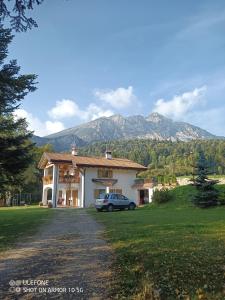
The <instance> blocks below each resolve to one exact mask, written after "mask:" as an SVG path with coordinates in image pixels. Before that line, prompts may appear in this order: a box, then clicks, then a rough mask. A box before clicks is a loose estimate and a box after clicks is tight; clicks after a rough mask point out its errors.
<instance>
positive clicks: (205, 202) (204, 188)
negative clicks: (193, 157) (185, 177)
mask: <svg viewBox="0 0 225 300" xmlns="http://www.w3.org/2000/svg"><path fill="white" fill-rule="evenodd" d="M194 168H195V170H196V175H197V177H196V178H193V179H192V181H193V185H194V186H195V187H196V189H197V194H196V195H195V197H194V199H193V202H194V204H195V205H196V206H199V207H202V208H206V207H210V206H215V205H217V199H218V192H217V190H216V189H215V187H214V185H215V184H216V183H218V181H217V180H211V179H209V178H208V177H207V174H208V167H207V162H206V158H205V155H204V153H203V152H199V158H198V161H197V163H196V165H195V166H194Z"/></svg>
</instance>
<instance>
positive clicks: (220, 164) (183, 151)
mask: <svg viewBox="0 0 225 300" xmlns="http://www.w3.org/2000/svg"><path fill="white" fill-rule="evenodd" d="M106 147H108V148H110V149H111V150H112V153H113V156H114V157H124V158H128V159H131V160H134V161H136V162H138V163H140V164H143V165H145V166H148V167H149V170H147V171H145V172H142V173H141V174H140V176H141V177H147V178H152V177H153V176H161V178H164V177H165V176H167V175H169V176H172V175H176V176H182V175H190V174H192V173H193V167H192V165H193V163H194V162H195V161H196V159H197V157H198V152H199V151H200V150H201V151H203V153H204V155H205V157H206V161H207V164H208V166H209V172H210V173H212V174H218V175H222V174H225V140H193V141H189V142H180V141H177V142H171V141H156V140H155V141H154V140H146V139H133V140H117V141H110V142H98V143H94V144H91V145H89V146H86V147H83V148H81V149H80V150H79V153H80V154H83V155H89V156H91V155H97V156H102V155H104V152H105V149H106Z"/></svg>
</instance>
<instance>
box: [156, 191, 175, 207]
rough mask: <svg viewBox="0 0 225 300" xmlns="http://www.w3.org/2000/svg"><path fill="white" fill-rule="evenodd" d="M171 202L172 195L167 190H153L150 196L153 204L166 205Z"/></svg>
mask: <svg viewBox="0 0 225 300" xmlns="http://www.w3.org/2000/svg"><path fill="white" fill-rule="evenodd" d="M170 200H172V194H171V193H170V191H169V190H168V189H162V190H155V191H154V192H153V195H152V201H153V202H154V203H158V204H161V203H166V202H168V201H170Z"/></svg>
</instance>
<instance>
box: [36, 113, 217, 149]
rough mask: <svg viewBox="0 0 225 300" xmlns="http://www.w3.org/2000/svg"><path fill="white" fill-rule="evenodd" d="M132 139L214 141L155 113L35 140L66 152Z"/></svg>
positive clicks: (102, 120) (112, 119) (116, 118)
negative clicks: (74, 148)
mask: <svg viewBox="0 0 225 300" xmlns="http://www.w3.org/2000/svg"><path fill="white" fill-rule="evenodd" d="M135 138H138V139H152V140H171V141H177V140H179V141H189V140H196V139H217V138H218V137H217V136H215V135H213V134H211V133H209V132H207V131H206V130H204V129H201V128H199V127H196V126H194V125H191V124H189V123H185V122H175V121H173V120H171V119H169V118H166V117H164V116H162V115H160V114H158V113H152V114H150V115H149V116H148V117H144V116H141V115H137V116H129V117H123V116H121V115H114V116H111V117H102V118H99V119H96V120H94V121H91V122H88V123H84V124H82V125H79V126H76V127H72V128H69V129H65V130H63V131H60V132H57V133H54V134H51V135H48V136H46V137H44V138H40V137H39V138H37V137H36V140H38V145H43V144H44V143H46V141H47V142H48V143H51V144H53V146H54V148H55V150H56V151H66V150H68V149H70V147H71V144H73V143H74V141H75V143H76V144H77V146H78V147H80V146H84V145H87V144H90V143H93V142H97V141H111V140H118V139H135Z"/></svg>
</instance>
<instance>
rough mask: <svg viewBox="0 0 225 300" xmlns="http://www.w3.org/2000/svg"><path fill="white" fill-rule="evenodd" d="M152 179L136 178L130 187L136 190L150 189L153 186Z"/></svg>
mask: <svg viewBox="0 0 225 300" xmlns="http://www.w3.org/2000/svg"><path fill="white" fill-rule="evenodd" d="M155 184H156V183H155V181H154V179H151V178H136V179H135V180H134V184H133V186H132V187H134V188H137V189H142V188H143V189H145V188H152V187H153V186H154V185H155Z"/></svg>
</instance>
